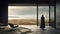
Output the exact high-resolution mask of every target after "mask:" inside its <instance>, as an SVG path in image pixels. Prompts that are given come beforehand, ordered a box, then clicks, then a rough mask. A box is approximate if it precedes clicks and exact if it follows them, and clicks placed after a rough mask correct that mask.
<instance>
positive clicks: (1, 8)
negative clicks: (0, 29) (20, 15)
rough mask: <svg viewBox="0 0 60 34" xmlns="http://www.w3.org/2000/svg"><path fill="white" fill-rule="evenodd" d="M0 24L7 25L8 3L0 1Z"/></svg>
mask: <svg viewBox="0 0 60 34" xmlns="http://www.w3.org/2000/svg"><path fill="white" fill-rule="evenodd" d="M0 23H1V24H3V25H7V24H8V2H7V1H6V0H5V1H3V0H0ZM0 26H1V25H0Z"/></svg>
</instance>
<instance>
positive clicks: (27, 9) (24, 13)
mask: <svg viewBox="0 0 60 34" xmlns="http://www.w3.org/2000/svg"><path fill="white" fill-rule="evenodd" d="M42 14H43V15H44V17H45V18H49V6H38V17H39V19H40V17H41V15H42ZM36 18H37V6H8V19H36Z"/></svg>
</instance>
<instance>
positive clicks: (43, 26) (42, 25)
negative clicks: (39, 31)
mask: <svg viewBox="0 0 60 34" xmlns="http://www.w3.org/2000/svg"><path fill="white" fill-rule="evenodd" d="M40 28H45V18H44V15H42V16H41V25H40Z"/></svg>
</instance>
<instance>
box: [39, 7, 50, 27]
mask: <svg viewBox="0 0 60 34" xmlns="http://www.w3.org/2000/svg"><path fill="white" fill-rule="evenodd" d="M42 15H44V17H45V25H46V26H47V25H49V6H38V22H39V25H41V16H42Z"/></svg>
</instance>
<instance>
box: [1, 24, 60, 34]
mask: <svg viewBox="0 0 60 34" xmlns="http://www.w3.org/2000/svg"><path fill="white" fill-rule="evenodd" d="M0 34H60V30H57V29H55V28H52V27H50V26H46V28H44V29H42V28H40V27H39V26H36V25H19V27H17V28H10V27H9V26H7V27H6V28H5V29H0Z"/></svg>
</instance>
